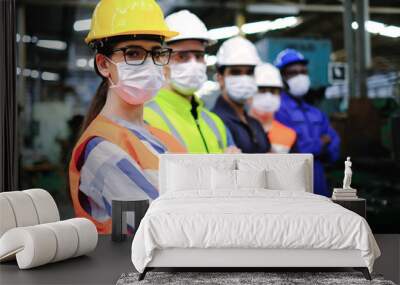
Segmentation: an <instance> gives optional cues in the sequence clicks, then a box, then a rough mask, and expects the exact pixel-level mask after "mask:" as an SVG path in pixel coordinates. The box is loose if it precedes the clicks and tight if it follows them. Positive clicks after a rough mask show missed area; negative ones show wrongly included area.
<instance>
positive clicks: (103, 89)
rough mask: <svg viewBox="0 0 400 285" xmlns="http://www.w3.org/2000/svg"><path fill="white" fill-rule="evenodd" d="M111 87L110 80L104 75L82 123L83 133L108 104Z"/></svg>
mask: <svg viewBox="0 0 400 285" xmlns="http://www.w3.org/2000/svg"><path fill="white" fill-rule="evenodd" d="M108 88H109V80H108V79H107V78H105V77H103V80H102V82H101V83H100V85H99V87H97V90H96V94H95V95H94V97H93V99H92V102H91V103H90V106H89V110H88V112H87V113H86V116H85V119H84V121H83V124H82V128H81V133H83V132H84V131H85V130H86V129H87V127H88V126H89V125H90V123H91V122H92V121H93V120H94V119H95V118H96V117H97V115H98V114H99V113H100V111H101V109H103V107H104V105H105V104H106V100H107V94H108Z"/></svg>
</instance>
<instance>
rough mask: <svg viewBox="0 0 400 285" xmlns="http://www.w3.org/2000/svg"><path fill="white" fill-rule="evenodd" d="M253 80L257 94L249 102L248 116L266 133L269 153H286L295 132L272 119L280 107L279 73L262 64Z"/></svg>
mask: <svg viewBox="0 0 400 285" xmlns="http://www.w3.org/2000/svg"><path fill="white" fill-rule="evenodd" d="M255 78H256V84H257V87H258V92H257V94H256V95H254V97H253V100H252V101H251V110H250V114H251V116H253V117H254V118H256V119H258V120H259V121H260V123H261V124H262V125H263V127H264V130H265V132H266V133H268V138H269V140H270V142H271V152H273V153H288V152H290V151H291V149H292V148H293V146H294V143H295V142H296V132H295V131H294V130H293V129H291V128H289V127H287V126H285V125H283V124H282V123H280V122H278V121H277V120H275V118H274V114H275V112H277V111H278V110H279V107H280V105H281V95H280V93H281V91H282V89H283V82H282V78H281V74H280V71H279V69H277V68H276V67H275V66H273V65H272V64H270V63H263V64H260V65H258V66H257V67H256V69H255Z"/></svg>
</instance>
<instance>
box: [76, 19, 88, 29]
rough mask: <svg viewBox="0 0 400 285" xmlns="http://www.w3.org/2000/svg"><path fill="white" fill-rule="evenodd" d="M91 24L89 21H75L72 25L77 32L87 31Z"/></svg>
mask: <svg viewBox="0 0 400 285" xmlns="http://www.w3.org/2000/svg"><path fill="white" fill-rule="evenodd" d="M91 23H92V20H91V19H86V20H79V21H76V22H75V23H74V30H75V31H77V32H82V31H89V30H90V25H91Z"/></svg>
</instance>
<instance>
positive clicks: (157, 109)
mask: <svg viewBox="0 0 400 285" xmlns="http://www.w3.org/2000/svg"><path fill="white" fill-rule="evenodd" d="M146 107H148V108H149V109H151V110H153V111H154V112H155V113H156V114H157V115H159V116H160V117H161V119H163V120H164V122H165V123H166V124H167V126H168V129H169V130H170V131H171V134H172V135H173V136H174V137H175V138H176V139H177V140H178V141H179V142H180V143H181V144H182V145H183V146H186V144H185V141H184V140H183V138H182V137H181V135H180V134H179V132H178V130H177V129H176V128H175V127H174V125H173V124H172V123H171V121H170V119H169V118H168V117H167V115H166V114H165V113H164V111H163V110H162V109H161V107H160V105H158V103H157V102H155V101H150V102H148V103H147V104H146Z"/></svg>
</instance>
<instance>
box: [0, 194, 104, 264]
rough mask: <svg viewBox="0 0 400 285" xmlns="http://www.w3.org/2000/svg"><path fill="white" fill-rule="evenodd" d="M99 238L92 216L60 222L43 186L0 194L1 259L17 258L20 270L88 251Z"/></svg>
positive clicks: (50, 198) (56, 209)
mask: <svg viewBox="0 0 400 285" xmlns="http://www.w3.org/2000/svg"><path fill="white" fill-rule="evenodd" d="M97 239H98V234H97V230H96V227H95V225H94V224H93V223H92V222H91V221H89V220H88V219H84V218H74V219H69V220H65V221H60V215H59V212H58V208H57V205H56V203H55V201H54V199H53V197H51V195H50V194H49V193H48V192H47V191H45V190H43V189H29V190H25V191H12V192H2V193H0V262H5V261H10V260H14V259H16V260H17V263H18V266H19V268H20V269H29V268H33V267H37V266H41V265H44V264H47V263H52V262H58V261H61V260H64V259H68V258H72V257H77V256H80V255H84V254H87V253H88V252H90V251H92V250H94V249H95V247H96V245H97Z"/></svg>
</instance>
